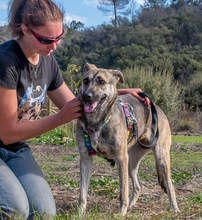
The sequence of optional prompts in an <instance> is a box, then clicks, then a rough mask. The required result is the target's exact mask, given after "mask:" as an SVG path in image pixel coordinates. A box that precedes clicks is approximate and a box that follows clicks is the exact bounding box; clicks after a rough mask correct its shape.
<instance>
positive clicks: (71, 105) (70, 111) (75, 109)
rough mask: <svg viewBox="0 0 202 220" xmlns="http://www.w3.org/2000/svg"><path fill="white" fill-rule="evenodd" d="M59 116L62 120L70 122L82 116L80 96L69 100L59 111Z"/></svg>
mask: <svg viewBox="0 0 202 220" xmlns="http://www.w3.org/2000/svg"><path fill="white" fill-rule="evenodd" d="M58 116H59V118H60V120H61V122H62V124H64V123H68V122H70V121H72V120H74V119H77V118H79V117H81V116H82V108H81V101H80V100H79V98H74V99H72V100H71V101H69V102H67V103H66V104H65V105H64V106H63V108H62V109H61V110H60V111H59V112H58Z"/></svg>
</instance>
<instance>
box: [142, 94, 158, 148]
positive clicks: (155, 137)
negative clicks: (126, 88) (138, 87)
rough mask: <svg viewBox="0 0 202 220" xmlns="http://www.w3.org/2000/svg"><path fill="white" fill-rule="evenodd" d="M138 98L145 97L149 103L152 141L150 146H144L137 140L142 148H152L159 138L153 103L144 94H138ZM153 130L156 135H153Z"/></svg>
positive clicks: (156, 116)
mask: <svg viewBox="0 0 202 220" xmlns="http://www.w3.org/2000/svg"><path fill="white" fill-rule="evenodd" d="M138 95H139V96H141V97H143V98H144V97H147V98H148V99H149V100H150V102H151V112H152V126H151V130H152V135H153V141H152V143H151V144H150V145H144V144H142V143H141V142H140V141H139V140H138V143H139V144H140V145H141V146H142V147H144V148H147V149H148V148H149V149H150V148H152V147H154V146H155V145H156V142H157V141H158V138H159V129H158V115H157V111H156V107H155V105H154V104H153V102H152V101H151V99H150V97H149V96H148V95H147V94H146V93H143V92H141V93H138ZM155 130H156V134H155Z"/></svg>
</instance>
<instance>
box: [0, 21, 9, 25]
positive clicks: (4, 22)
mask: <svg viewBox="0 0 202 220" xmlns="http://www.w3.org/2000/svg"><path fill="white" fill-rule="evenodd" d="M7 24H8V22H7V21H0V26H4V25H7Z"/></svg>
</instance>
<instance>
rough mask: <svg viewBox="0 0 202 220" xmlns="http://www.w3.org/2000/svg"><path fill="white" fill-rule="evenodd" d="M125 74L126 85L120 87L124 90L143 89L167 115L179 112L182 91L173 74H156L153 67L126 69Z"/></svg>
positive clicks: (162, 72) (167, 72)
mask: <svg viewBox="0 0 202 220" xmlns="http://www.w3.org/2000/svg"><path fill="white" fill-rule="evenodd" d="M123 74H124V78H125V83H124V84H122V85H120V86H121V87H122V88H138V87H139V88H141V89H142V90H143V91H144V92H146V93H147V94H148V95H149V96H150V97H151V99H152V100H153V102H154V103H156V104H157V105H159V106H160V107H161V108H162V109H163V111H164V112H165V113H166V114H169V115H172V114H174V113H176V112H178V111H179V109H180V107H181V103H182V99H181V91H182V89H181V87H180V85H179V84H178V83H177V82H174V79H173V74H172V72H170V71H166V70H164V71H156V72H155V73H154V71H153V69H152V68H151V67H149V68H148V69H146V68H140V67H134V68H130V69H129V68H128V69H126V70H125V71H123Z"/></svg>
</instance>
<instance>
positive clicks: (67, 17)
mask: <svg viewBox="0 0 202 220" xmlns="http://www.w3.org/2000/svg"><path fill="white" fill-rule="evenodd" d="M73 20H74V21H80V22H82V23H84V24H85V23H86V22H87V18H85V17H79V16H77V15H69V14H66V15H65V18H64V22H65V23H66V24H70V23H71V22H72V21H73Z"/></svg>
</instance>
